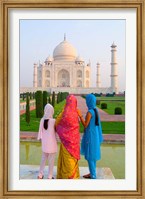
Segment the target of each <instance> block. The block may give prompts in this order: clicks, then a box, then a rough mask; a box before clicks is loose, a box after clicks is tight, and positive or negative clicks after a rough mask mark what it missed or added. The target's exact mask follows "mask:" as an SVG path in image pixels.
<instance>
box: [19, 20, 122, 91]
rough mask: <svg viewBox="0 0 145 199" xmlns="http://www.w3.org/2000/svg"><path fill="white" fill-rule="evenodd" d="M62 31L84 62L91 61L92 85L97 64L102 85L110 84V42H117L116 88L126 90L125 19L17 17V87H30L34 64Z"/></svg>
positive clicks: (48, 52)
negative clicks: (98, 64) (18, 19)
mask: <svg viewBox="0 0 145 199" xmlns="http://www.w3.org/2000/svg"><path fill="white" fill-rule="evenodd" d="M64 33H65V34H66V40H67V41H69V42H70V43H71V44H72V45H73V46H74V47H75V48H76V50H77V53H78V55H80V56H81V57H83V58H84V60H85V62H86V63H88V62H89V59H90V61H91V73H92V74H91V76H92V78H91V79H92V82H91V83H92V86H93V87H94V86H96V63H97V62H99V63H100V66H101V85H102V87H109V86H110V73H111V65H110V62H111V51H110V50H111V47H110V46H111V45H112V43H113V42H114V43H115V44H116V45H117V63H118V77H119V83H118V84H119V91H122V90H125V20H20V87H32V86H33V64H34V62H36V63H39V61H40V62H41V63H43V62H44V61H45V59H46V58H47V57H48V56H49V55H51V56H52V55H53V50H54V48H55V47H56V46H57V45H58V44H59V43H60V42H62V41H63V39H64Z"/></svg>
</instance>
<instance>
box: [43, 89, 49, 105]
mask: <svg viewBox="0 0 145 199" xmlns="http://www.w3.org/2000/svg"><path fill="white" fill-rule="evenodd" d="M47 97H48V93H47V91H43V109H44V107H45V105H46V104H47Z"/></svg>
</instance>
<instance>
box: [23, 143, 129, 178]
mask: <svg viewBox="0 0 145 199" xmlns="http://www.w3.org/2000/svg"><path fill="white" fill-rule="evenodd" d="M58 151H59V144H58ZM101 151H102V158H101V160H99V161H98V162H97V166H98V167H109V168H110V169H111V170H112V173H113V175H114V177H115V178H116V179H124V178H125V145H124V144H107V143H106V144H105V143H104V144H102V147H101ZM41 153H42V152H41V143H40V142H34V141H33V142H29V141H21V142H20V164H31V165H39V164H40V161H41ZM57 157H58V153H57ZM57 157H56V159H55V165H57ZM79 166H83V167H84V166H86V167H87V166H88V165H87V161H86V160H85V159H84V157H83V156H81V160H80V161H79Z"/></svg>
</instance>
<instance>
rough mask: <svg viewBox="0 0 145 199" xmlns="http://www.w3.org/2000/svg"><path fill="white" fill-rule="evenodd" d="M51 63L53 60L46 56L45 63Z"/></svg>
mask: <svg viewBox="0 0 145 199" xmlns="http://www.w3.org/2000/svg"><path fill="white" fill-rule="evenodd" d="M52 61H53V58H52V57H51V56H48V57H47V58H46V60H45V62H52Z"/></svg>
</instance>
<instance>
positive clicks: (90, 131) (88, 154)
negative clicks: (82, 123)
mask: <svg viewBox="0 0 145 199" xmlns="http://www.w3.org/2000/svg"><path fill="white" fill-rule="evenodd" d="M86 104H87V107H88V112H89V113H90V114H91V116H92V117H91V119H90V123H89V125H88V126H87V128H85V132H84V135H83V138H82V142H81V154H82V155H84V157H85V159H86V160H87V161H88V163H89V162H91V161H93V162H94V163H93V164H94V166H93V167H95V168H94V169H96V166H95V165H96V161H97V160H100V159H101V147H100V145H101V143H102V142H103V136H102V127H101V122H100V117H99V113H98V110H97V109H96V97H95V96H94V95H93V94H88V95H87V96H86ZM95 109H96V113H97V115H98V117H97V118H98V125H96V123H95V121H96V115H95ZM90 167H91V166H89V169H90V170H91V168H90ZM90 173H91V172H90ZM92 175H93V174H92ZM94 175H96V174H94ZM92 178H93V177H92ZM94 178H96V177H94Z"/></svg>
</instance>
